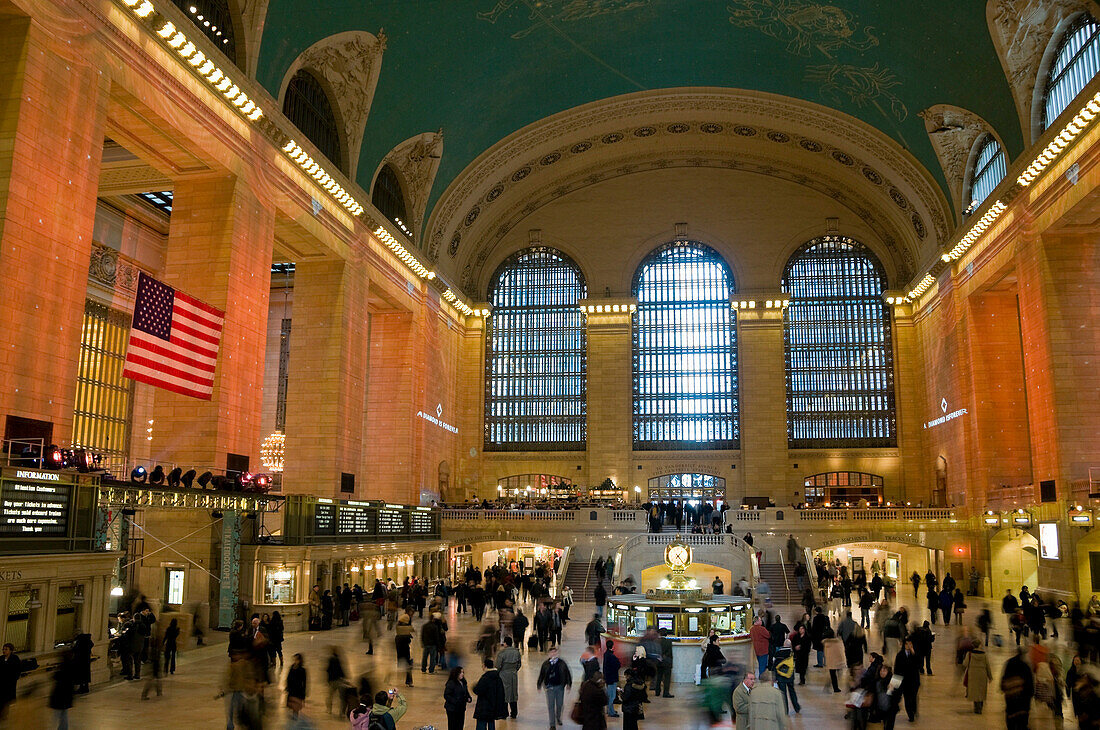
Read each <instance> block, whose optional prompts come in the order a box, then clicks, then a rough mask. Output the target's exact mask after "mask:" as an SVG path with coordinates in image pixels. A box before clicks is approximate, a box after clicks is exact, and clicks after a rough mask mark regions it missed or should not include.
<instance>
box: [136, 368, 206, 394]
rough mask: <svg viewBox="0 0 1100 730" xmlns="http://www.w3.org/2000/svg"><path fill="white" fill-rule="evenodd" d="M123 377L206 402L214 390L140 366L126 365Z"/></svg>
mask: <svg viewBox="0 0 1100 730" xmlns="http://www.w3.org/2000/svg"><path fill="white" fill-rule="evenodd" d="M123 375H125V376H126V377H128V378H131V379H132V380H140V381H141V382H143V383H148V384H149V385H155V386H157V387H159V388H167V389H168V390H171V391H174V392H176V393H182V394H183V395H190V396H193V397H195V398H203V399H206V400H209V399H210V394H211V393H212V392H213V390H214V388H213V386H210V387H207V386H202V385H195V384H194V383H192V382H191V381H189V380H181V379H180V378H176V377H173V376H171V375H165V374H164V373H162V372H161V371H160V370H159V369H158V370H150V369H149V368H146V367H144V366H142V365H128V366H127V367H126V369H125V370H123Z"/></svg>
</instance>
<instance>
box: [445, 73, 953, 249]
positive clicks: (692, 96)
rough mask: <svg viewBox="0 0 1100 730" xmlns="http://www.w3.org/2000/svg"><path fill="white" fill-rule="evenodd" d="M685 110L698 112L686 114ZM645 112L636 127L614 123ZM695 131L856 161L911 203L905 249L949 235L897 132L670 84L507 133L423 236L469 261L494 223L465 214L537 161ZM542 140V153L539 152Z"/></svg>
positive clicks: (452, 191) (900, 203) (541, 165)
mask: <svg viewBox="0 0 1100 730" xmlns="http://www.w3.org/2000/svg"><path fill="white" fill-rule="evenodd" d="M685 111H687V112H689V113H691V114H693V115H696V116H695V117H694V118H692V119H683V118H682V117H681V115H683V114H684V113H685ZM643 120H644V121H645V123H644V124H641V126H637V127H636V128H635V127H629V128H623V127H619V128H616V127H613V126H610V125H617V124H631V123H632V122H634V123H641V122H642V121H643ZM765 120H766V123H768V124H769V125H776V126H780V125H782V126H781V129H783V131H778V130H775V129H774V127H773V128H772V129H771V130H769V129H765V128H763V127H760V126H759V125H760V123H761V122H764V121H765ZM762 129H763V131H761V130H762ZM689 131H690V133H692V134H697V135H699V136H700V137H704V138H711V139H718V138H720V137H723V136H724V137H726V138H727V139H730V140H731V143H732V138H733V137H734V136H740V137H753V136H756V139H759V140H760V144H770V143H776V144H784V145H786V144H790V145H797V146H798V147H799V148H800V149H799V152H800V154H807V155H814V156H822V155H825V156H828V157H829V158H830V159H831V161H832V162H834V163H835V164H836V165H838V166H845V167H850V168H851V169H853V170H855V171H856V174H857V175H861V176H862V178H860V179H862V180H863V181H864V182H870V183H872V184H873V185H875V186H876V187H879V188H880V189H881V191H882V193H883V194H884V195H887V196H889V198H888V200H889V201H892V202H890V203H889V205H890V206H897V208H899V209H901V210H902V211H904V213H905V216H906V220H907V221H908V222H907V224H906V227H907V228H908V230H909V232H910V233H909V234H906V233H905V232H904V231H898V233H900V235H901V238H903V239H906V238H907V239H908V240H909V241H910V242H908V243H906V244H905V245H902V246H901V248H902V249H903V250H905V249H907V248H908V247H910V246H914V247H917V246H919V245H920V244H919V240H920V239H923V240H924V241H925V244H928V243H934V242H940V241H943V240H944V239H945V237H946V236H947V235H948V234H949V231H950V228H951V227H952V226H953V223H954V221H952V220H951V215H950V206H949V204H948V201H947V199H946V198H945V196H944V195H943V193H942V192H941V191H940V189H939V187H938V185H936V183H935V182H934V180H933V179H932V177H931V175H930V174H929V173H928V172H927V171H925V170H924V169H923V168H920V167H919V166H918V165H916V164H914V163H913V162H912V161H911V159H910V158H908V157H907V156H906V155H905V154H904V152H903V151H902V150H901V149H900V147H899V146H898V145H897V144H896V143H894V142H893V141H892V140H889V139H887V138H885V136H884V135H882V134H880V133H878V132H877V131H876V130H874V129H872V128H870V127H869V126H868V125H865V124H861V123H859V122H855V121H853V120H852V119H851V118H850V117H848V116H847V115H844V114H841V113H839V112H836V113H834V112H832V111H830V110H823V109H822V108H820V107H809V106H807V105H805V104H800V103H798V102H796V101H794V100H790V99H786V98H781V97H776V96H774V95H770V94H763V93H760V92H745V91H721V92H715V91H699V90H685V89H663V90H657V91H651V92H642V93H636V94H628V95H624V96H622V97H616V98H614V99H609V100H604V101H601V102H598V103H592V104H587V105H585V106H582V107H578V108H577V109H575V110H571V111H570V112H569V113H567V114H560V115H556V116H555V117H552V118H550V119H547V120H544V121H543V122H539V123H537V124H534V125H531V126H530V127H528V128H526V129H524V130H521V131H520V132H517V133H515V134H513V135H511V136H510V137H508V138H506V139H504V140H502V141H501V142H500V143H498V144H497V145H496V146H495V147H494V148H491V149H490V150H489V151H487V153H486V154H484V155H483V156H482V157H481V158H480V159H479V160H477V161H476V162H475V163H473V164H471V165H470V166H469V167H467V168H466V170H464V171H463V172H462V173H461V174H460V175H459V176H458V177H457V178H455V180H454V181H453V182H452V183H451V184H450V185H449V186H448V188H447V190H446V191H445V192H444V194H443V196H442V197H441V198H440V200H439V201H438V203H437V204H436V205H435V206H434V207H433V209H432V211H431V220H430V221H429V223H428V227H427V230H426V233H425V246H426V247H427V248H428V250H429V251H430V255H432V257H433V258H435V257H436V256H438V255H439V252H440V251H441V250H444V249H446V250H448V251H449V252H451V253H452V256H455V258H456V262H455V263H456V264H458V266H460V267H464V266H465V264H464V263H463V261H464V260H466V259H468V257H469V256H471V255H473V254H472V253H465V252H462V253H460V252H459V251H460V248H461V247H462V245H463V242H464V241H466V240H482V236H483V235H491V233H489V232H488V231H491V229H486V232H485V233H482V232H480V229H481V228H482V226H483V223H482V221H480V220H479V221H478V222H477V224H476V225H477V228H478V229H479V231H474V230H473V229H471V228H470V227H469V226H468V225H466V224H465V221H466V220H467V219H468V217H469V215H470V212H471V211H472V210H473V208H474V207H475V206H476V207H478V208H480V210H479V214H480V215H481V216H482V217H484V216H485V213H486V208H487V205H486V204H487V203H491V202H492V201H493V200H496V199H498V198H501V199H503V198H504V197H506V196H502V195H501V193H502V192H503V191H504V190H505V189H510V188H512V187H513V186H515V184H516V183H519V182H520V181H521V180H524V179H525V178H527V177H531V179H532V180H536V179H541V178H542V176H541V175H539V174H538V172H539V170H543V169H546V168H547V167H549V166H551V165H553V164H554V163H555V162H557V161H558V160H563V159H565V158H566V157H567V156H569V155H572V156H576V155H580V154H584V153H585V152H587V151H588V150H590V149H594V148H596V147H599V146H601V145H612V144H614V145H627V144H629V143H630V141H631V140H633V141H634V143H635V144H637V142H638V141H639V140H642V141H647V142H649V143H651V144H654V143H655V144H657V145H661V144H662V142H661V140H662V139H668V137H667V135H685V133H688V132H689ZM818 135H820V136H818ZM765 140H767V141H765ZM654 141H656V142H654ZM669 141H671V139H669ZM566 142H567V143H568V144H566V145H565V146H564V147H563V146H562V145H563V143H566ZM535 150H537V151H538V154H537V155H534V156H532V155H533V152H534V151H535ZM857 155H858V157H859V158H862V160H861V159H857ZM555 176H556V175H555ZM890 178H894V179H893V181H892V180H891V179H890ZM902 191H905V192H902ZM509 205H511V203H510V204H509ZM914 233H915V237H914V236H913V234H914ZM455 254H458V255H457V256H456V255H455ZM910 255H912V254H911V252H910Z"/></svg>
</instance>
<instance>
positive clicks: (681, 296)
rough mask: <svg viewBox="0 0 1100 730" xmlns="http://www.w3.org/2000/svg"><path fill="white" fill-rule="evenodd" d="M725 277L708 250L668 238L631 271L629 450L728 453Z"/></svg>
mask: <svg viewBox="0 0 1100 730" xmlns="http://www.w3.org/2000/svg"><path fill="white" fill-rule="evenodd" d="M733 290H734V283H733V275H732V274H731V273H730V270H729V267H728V266H727V265H726V262H725V261H723V260H722V258H721V257H720V256H719V255H718V254H717V253H716V252H715V251H714V250H712V249H711V248H709V247H707V246H705V245H703V244H701V243H697V242H695V241H674V242H673V243H669V244H666V245H664V246H662V247H661V248H658V249H657V250H656V251H654V252H653V253H651V254H650V255H649V256H647V257H646V259H645V260H644V261H643V262H642V264H641V266H639V267H638V271H637V272H636V273H635V274H634V289H633V291H634V296H636V297H637V298H638V311H637V313H636V314H635V318H634V358H633V360H634V448H635V449H639V450H659V449H736V448H738V447H739V446H740V428H739V424H738V402H737V327H736V323H735V321H734V315H733V309H732V307H731V306H730V295H731V294H732V293H733Z"/></svg>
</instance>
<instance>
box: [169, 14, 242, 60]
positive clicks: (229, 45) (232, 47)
mask: <svg viewBox="0 0 1100 730" xmlns="http://www.w3.org/2000/svg"><path fill="white" fill-rule="evenodd" d="M172 2H174V3H175V4H176V7H177V8H179V9H180V10H182V11H183V12H184V14H185V15H186V16H187V17H188V18H190V19H191V22H192V23H194V24H195V27H196V28H198V29H199V30H201V31H202V33H203V35H205V36H206V37H207V38H209V39H210V40H211V41H213V43H214V45H216V46H217V47H218V48H220V49H221V52H222V53H224V54H225V55H226V57H227V58H228V59H229V60H230V61H232V62H233V63H237V42H236V38H235V37H234V35H233V15H232V14H231V12H230V10H229V3H228V2H226V0H172Z"/></svg>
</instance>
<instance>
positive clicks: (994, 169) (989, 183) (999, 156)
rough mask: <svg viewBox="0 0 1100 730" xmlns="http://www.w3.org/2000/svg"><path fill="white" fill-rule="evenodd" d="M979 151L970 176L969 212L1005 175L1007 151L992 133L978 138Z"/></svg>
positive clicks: (976, 206) (974, 208) (975, 207)
mask: <svg viewBox="0 0 1100 730" xmlns="http://www.w3.org/2000/svg"><path fill="white" fill-rule="evenodd" d="M977 152H978V154H977V155H976V156H975V158H974V169H973V171H972V173H971V177H970V203H969V205H967V207H966V212H967V213H970V212H972V211H974V210H976V209H977V208H978V206H979V205H981V204H982V201H983V200H985V199H986V198H987V197H988V196H989V194H990V193H991V192H993V188H995V187H997V185H998V184H999V183H1000V182H1001V180H1003V179H1004V176H1005V153H1004V150H1002V149H1001V145H1000V143H998V142H997V139H996V138H995V137H994V136H993V135H992V134H985V135H983V136H982V137H981V138H980V139H979V140H978V144H977Z"/></svg>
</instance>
